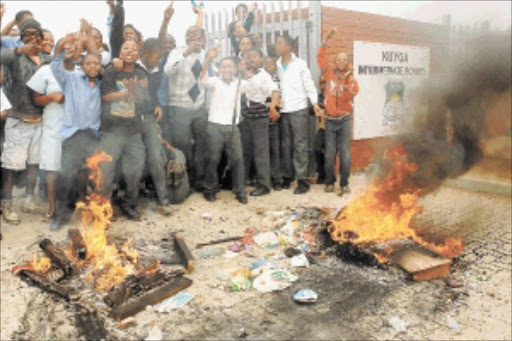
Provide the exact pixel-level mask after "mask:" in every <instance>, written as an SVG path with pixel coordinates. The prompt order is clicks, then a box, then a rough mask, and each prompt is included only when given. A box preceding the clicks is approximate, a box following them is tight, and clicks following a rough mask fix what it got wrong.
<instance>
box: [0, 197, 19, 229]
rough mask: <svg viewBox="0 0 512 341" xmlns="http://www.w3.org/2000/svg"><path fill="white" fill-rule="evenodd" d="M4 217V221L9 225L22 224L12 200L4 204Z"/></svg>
mask: <svg viewBox="0 0 512 341" xmlns="http://www.w3.org/2000/svg"><path fill="white" fill-rule="evenodd" d="M2 215H3V216H4V220H5V221H6V222H7V223H9V224H19V223H20V218H19V217H18V214H17V213H16V211H14V207H13V204H12V200H5V201H4V202H2Z"/></svg>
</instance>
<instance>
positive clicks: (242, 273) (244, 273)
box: [231, 268, 251, 277]
mask: <svg viewBox="0 0 512 341" xmlns="http://www.w3.org/2000/svg"><path fill="white" fill-rule="evenodd" d="M250 275H251V270H249V269H245V268H244V269H236V270H235V271H233V272H231V276H232V277H236V276H243V277H249V276H250Z"/></svg>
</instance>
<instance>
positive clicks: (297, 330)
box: [0, 173, 512, 340]
mask: <svg viewBox="0 0 512 341" xmlns="http://www.w3.org/2000/svg"><path fill="white" fill-rule="evenodd" d="M351 181H352V193H351V194H350V195H349V196H347V197H343V198H339V197H337V196H336V195H335V194H327V193H324V192H323V186H320V185H313V186H312V190H311V191H310V192H309V193H308V194H307V195H305V196H295V195H292V193H291V191H292V190H283V191H280V192H273V193H271V194H270V195H268V196H264V197H259V198H249V204H248V205H247V206H242V205H239V204H238V202H236V200H235V199H234V196H233V195H232V194H231V193H229V192H225V191H223V192H221V193H219V194H218V196H217V197H218V200H217V201H216V202H214V203H209V202H206V201H205V200H204V199H203V198H202V196H201V195H199V194H194V195H192V196H191V197H190V198H188V199H187V201H186V202H185V203H184V204H182V205H179V206H175V213H174V214H173V216H171V217H168V218H165V217H162V216H160V215H159V214H158V213H156V212H155V211H154V210H153V208H152V204H151V203H149V204H147V205H146V208H145V214H144V217H143V220H142V221H140V222H131V221H127V220H124V219H123V218H120V219H118V220H117V221H115V222H114V223H113V226H112V228H111V229H110V230H109V236H110V237H112V238H116V237H124V238H125V237H127V236H128V237H129V238H130V239H131V240H132V243H133V244H134V245H138V244H140V241H144V243H145V244H146V245H151V244H158V243H160V241H161V239H162V238H167V237H168V236H169V234H170V233H171V232H176V231H179V232H181V233H182V235H184V236H185V239H186V241H187V243H188V245H189V246H191V248H192V249H193V254H194V256H195V258H196V269H195V271H194V272H193V273H191V274H189V275H187V277H189V278H191V279H192V280H193V281H194V282H193V284H192V286H191V287H190V288H188V289H186V290H185V292H188V293H192V294H194V295H195V297H194V299H193V300H192V301H190V302H189V303H188V304H187V305H185V306H184V307H182V308H180V309H178V310H175V311H172V312H171V313H159V312H157V311H155V310H154V309H146V310H145V311H143V312H141V313H139V314H138V315H136V317H135V324H134V325H133V326H130V327H127V328H124V329H122V328H120V327H119V324H118V323H117V322H115V321H113V320H110V319H106V328H107V330H108V338H112V339H130V340H137V339H138V340H140V339H144V338H146V336H147V335H148V333H149V332H150V330H151V329H152V328H153V327H155V326H156V327H158V328H159V329H160V330H161V331H162V334H163V339H222V340H226V339H242V338H245V339H336V340H345V339H346V340H351V339H379V340H383V339H391V338H394V339H403V340H411V339H431V340H441V339H442V340H447V339H449V340H468V339H473V340H484V339H493V340H510V339H512V331H511V326H512V321H511V299H512V298H511V272H512V271H511V257H512V256H511V240H512V231H511V218H512V217H511V199H510V198H508V197H500V196H492V195H485V194H477V193H473V192H466V191H462V190H457V189H450V188H440V189H439V190H437V191H436V192H434V193H431V194H429V195H428V196H426V197H424V198H422V199H421V204H422V205H423V206H424V213H423V214H422V215H421V216H419V217H418V218H417V219H416V224H417V225H418V226H420V227H421V228H423V229H426V230H428V231H429V232H434V233H439V234H443V235H459V236H461V237H463V238H464V240H465V243H466V251H465V252H464V253H463V255H461V257H459V258H458V259H457V260H456V261H455V263H454V265H453V267H452V275H453V277H454V278H457V279H459V280H461V281H462V282H463V284H464V285H463V286H462V287H460V288H452V287H450V286H448V285H447V284H446V283H445V282H444V281H443V280H432V281H426V282H413V281H410V280H408V279H407V276H406V274H405V273H404V272H403V271H402V270H400V269H398V268H396V267H394V266H390V267H388V268H384V269H382V268H376V267H365V266H361V265H355V264H350V263H346V262H343V261H341V260H340V259H339V258H337V257H336V256H335V255H332V254H331V255H327V256H326V257H325V258H323V259H320V258H319V257H316V258H315V259H316V262H317V264H312V265H311V266H310V267H309V268H301V269H300V270H301V271H298V270H299V269H296V268H294V269H292V271H294V272H296V273H297V275H298V276H299V279H298V280H297V281H296V282H294V283H293V284H292V285H291V287H289V288H287V289H284V290H281V291H275V292H271V293H265V294H263V293H260V292H258V291H257V290H255V289H254V288H252V289H249V290H247V291H239V292H229V291H226V290H225V285H226V284H227V281H226V279H224V278H222V276H221V274H222V272H223V271H225V270H228V269H233V268H243V267H247V266H248V265H249V264H251V263H252V262H254V261H255V260H257V259H262V258H264V259H272V258H274V259H279V257H280V256H282V255H283V250H284V247H278V248H276V249H268V248H259V247H256V248H254V249H252V250H250V251H243V252H241V253H240V254H239V255H237V256H236V257H234V258H226V257H225V254H224V255H213V256H211V257H210V258H206V259H203V258H202V257H201V255H202V253H203V252H204V251H205V250H208V249H213V248H215V247H206V248H203V249H194V247H193V246H194V245H195V244H196V243H200V242H206V241H209V240H213V239H218V238H225V237H230V236H238V235H243V233H244V230H245V229H246V228H252V229H253V230H254V231H255V232H256V231H260V232H264V231H265V221H266V219H267V218H268V215H269V212H270V211H289V210H291V209H295V208H299V206H301V205H305V206H309V205H318V206H331V207H335V206H338V207H341V206H343V205H345V204H346V203H348V202H349V201H350V200H353V199H354V198H356V197H357V196H358V195H360V194H362V193H363V192H364V191H365V189H366V188H367V185H368V184H367V179H366V177H365V176H364V175H363V174H362V173H360V174H356V175H354V176H353V177H352V179H351ZM205 213H207V214H205ZM210 216H211V220H210V219H209V217H210ZM21 217H22V219H23V223H22V224H21V225H18V226H10V225H7V224H5V223H3V222H2V227H1V230H2V234H3V240H2V241H1V290H0V294H1V296H0V303H1V320H0V322H1V339H2V340H7V339H54V340H57V339H76V338H80V339H85V338H86V335H85V334H84V332H83V330H82V329H78V328H77V327H76V322H77V315H76V313H75V311H74V308H73V306H72V305H71V304H67V303H65V302H64V301H63V300H61V299H59V298H57V297H56V296H54V295H52V294H48V293H45V292H42V291H41V290H40V289H38V288H35V287H33V286H30V285H28V284H26V283H25V282H23V281H21V280H20V279H19V277H17V276H14V275H13V274H12V272H11V268H12V266H13V265H15V264H18V263H19V262H21V261H24V260H30V259H31V257H32V254H33V253H36V252H38V251H39V248H38V242H39V241H40V240H41V239H42V238H43V237H49V238H51V239H52V240H53V241H55V242H59V241H63V240H64V239H65V238H66V234H67V231H65V230H63V231H59V232H58V233H52V232H49V226H48V225H47V224H45V223H43V222H41V221H40V218H39V216H35V215H26V214H22V215H21ZM228 245H229V243H226V244H221V245H219V246H217V247H221V248H224V249H225V248H226V247H227V246H228ZM305 287H308V288H311V289H313V290H314V291H316V292H317V293H318V301H317V302H316V303H313V304H308V305H299V304H297V303H295V302H294V300H293V298H292V296H293V294H294V293H295V292H296V291H297V290H298V289H301V288H305Z"/></svg>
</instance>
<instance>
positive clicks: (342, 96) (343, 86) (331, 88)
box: [317, 47, 359, 117]
mask: <svg viewBox="0 0 512 341" xmlns="http://www.w3.org/2000/svg"><path fill="white" fill-rule="evenodd" d="M317 61H318V66H319V67H320V69H321V70H322V72H323V76H324V78H325V114H326V116H327V117H343V116H348V115H352V111H353V105H352V100H353V98H354V96H355V95H357V93H358V92H359V85H358V84H357V81H356V79H355V78H354V76H352V75H349V76H347V77H344V74H341V73H338V72H337V70H336V68H334V67H332V66H331V65H329V59H328V57H327V47H320V48H319V49H318V54H317Z"/></svg>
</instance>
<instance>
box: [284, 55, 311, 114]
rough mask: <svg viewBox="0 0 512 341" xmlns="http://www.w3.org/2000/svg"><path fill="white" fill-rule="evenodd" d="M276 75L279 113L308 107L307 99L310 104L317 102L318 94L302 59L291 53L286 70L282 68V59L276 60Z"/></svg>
mask: <svg viewBox="0 0 512 341" xmlns="http://www.w3.org/2000/svg"><path fill="white" fill-rule="evenodd" d="M276 64H277V75H278V77H279V80H280V88H281V105H282V106H283V109H282V110H281V112H286V113H290V112H295V111H299V110H302V109H305V108H307V107H308V101H307V99H308V98H309V99H310V100H311V104H315V103H317V102H318V93H317V91H316V87H315V83H314V82H313V78H312V76H311V71H309V69H308V65H307V64H306V62H305V61H304V60H302V59H299V58H297V56H295V54H293V53H292V58H291V60H290V62H289V63H288V66H287V67H286V69H285V68H284V67H283V64H282V58H279V59H278V60H277V63H276Z"/></svg>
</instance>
